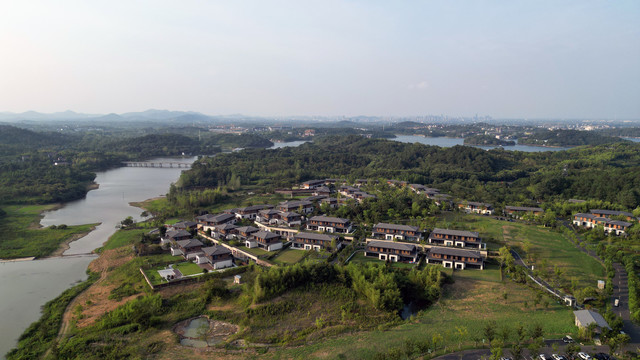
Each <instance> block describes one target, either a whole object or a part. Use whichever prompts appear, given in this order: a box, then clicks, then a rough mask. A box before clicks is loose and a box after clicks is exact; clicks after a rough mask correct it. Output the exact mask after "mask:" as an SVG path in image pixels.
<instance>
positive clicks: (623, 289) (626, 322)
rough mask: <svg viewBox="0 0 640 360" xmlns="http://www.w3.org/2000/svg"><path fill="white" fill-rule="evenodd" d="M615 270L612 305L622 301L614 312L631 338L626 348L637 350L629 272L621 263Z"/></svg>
mask: <svg viewBox="0 0 640 360" xmlns="http://www.w3.org/2000/svg"><path fill="white" fill-rule="evenodd" d="M562 225H564V226H565V227H566V228H568V229H569V230H571V231H574V230H573V228H572V227H571V226H570V225H569V222H568V221H563V222H562ZM576 236H577V237H578V239H579V240H580V241H583V239H582V238H581V237H580V235H579V234H576ZM574 245H575V246H576V247H577V248H578V249H580V250H581V251H582V252H584V253H586V254H587V255H589V256H591V257H593V258H594V259H596V260H598V261H600V262H603V261H602V259H600V257H598V255H597V254H596V253H595V252H594V251H593V250H589V249H585V248H583V247H582V246H580V245H579V244H575V243H574ZM613 269H614V270H615V275H614V277H613V279H612V282H613V296H612V299H611V302H612V305H613V301H614V299H615V298H618V299H620V304H619V306H618V307H613V311H614V312H615V313H616V314H617V315H619V316H620V317H621V318H622V322H623V327H622V330H623V331H624V332H625V333H627V335H629V337H630V338H631V341H630V343H629V345H628V346H627V347H626V348H629V349H630V348H633V349H634V350H635V349H636V348H637V347H638V346H640V326H638V325H636V324H634V323H633V322H632V321H631V313H630V312H629V285H628V283H627V270H626V269H625V268H624V266H623V265H622V264H620V263H613Z"/></svg>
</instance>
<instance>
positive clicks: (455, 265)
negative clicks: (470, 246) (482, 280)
mask: <svg viewBox="0 0 640 360" xmlns="http://www.w3.org/2000/svg"><path fill="white" fill-rule="evenodd" d="M426 260H427V263H428V264H440V265H442V266H444V267H446V268H451V269H459V270H464V269H480V270H483V269H484V258H483V257H482V255H481V254H480V253H479V252H478V251H472V250H463V249H456V248H447V247H439V246H434V247H432V248H430V249H429V251H428V252H427V256H426Z"/></svg>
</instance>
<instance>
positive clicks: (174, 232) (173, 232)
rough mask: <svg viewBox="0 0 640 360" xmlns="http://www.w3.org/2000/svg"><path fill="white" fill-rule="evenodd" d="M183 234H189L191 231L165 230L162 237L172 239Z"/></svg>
mask: <svg viewBox="0 0 640 360" xmlns="http://www.w3.org/2000/svg"><path fill="white" fill-rule="evenodd" d="M183 236H191V233H190V232H188V231H187V230H182V229H180V230H170V231H167V232H166V233H164V237H166V238H170V239H174V238H177V237H183Z"/></svg>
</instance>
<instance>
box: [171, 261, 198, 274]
mask: <svg viewBox="0 0 640 360" xmlns="http://www.w3.org/2000/svg"><path fill="white" fill-rule="evenodd" d="M173 268H174V269H176V270H180V272H181V273H182V275H184V276H189V275H196V274H202V268H201V267H200V266H198V265H197V264H194V263H192V262H190V261H185V262H181V263H178V264H175V265H173Z"/></svg>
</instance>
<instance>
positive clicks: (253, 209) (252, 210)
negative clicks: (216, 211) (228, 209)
mask: <svg viewBox="0 0 640 360" xmlns="http://www.w3.org/2000/svg"><path fill="white" fill-rule="evenodd" d="M264 209H273V205H266V204H263V205H251V206H245V207H242V208H237V209H233V210H232V212H233V213H234V214H235V215H236V217H237V218H238V219H249V220H254V219H255V218H256V216H258V212H259V211H260V210H264Z"/></svg>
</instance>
